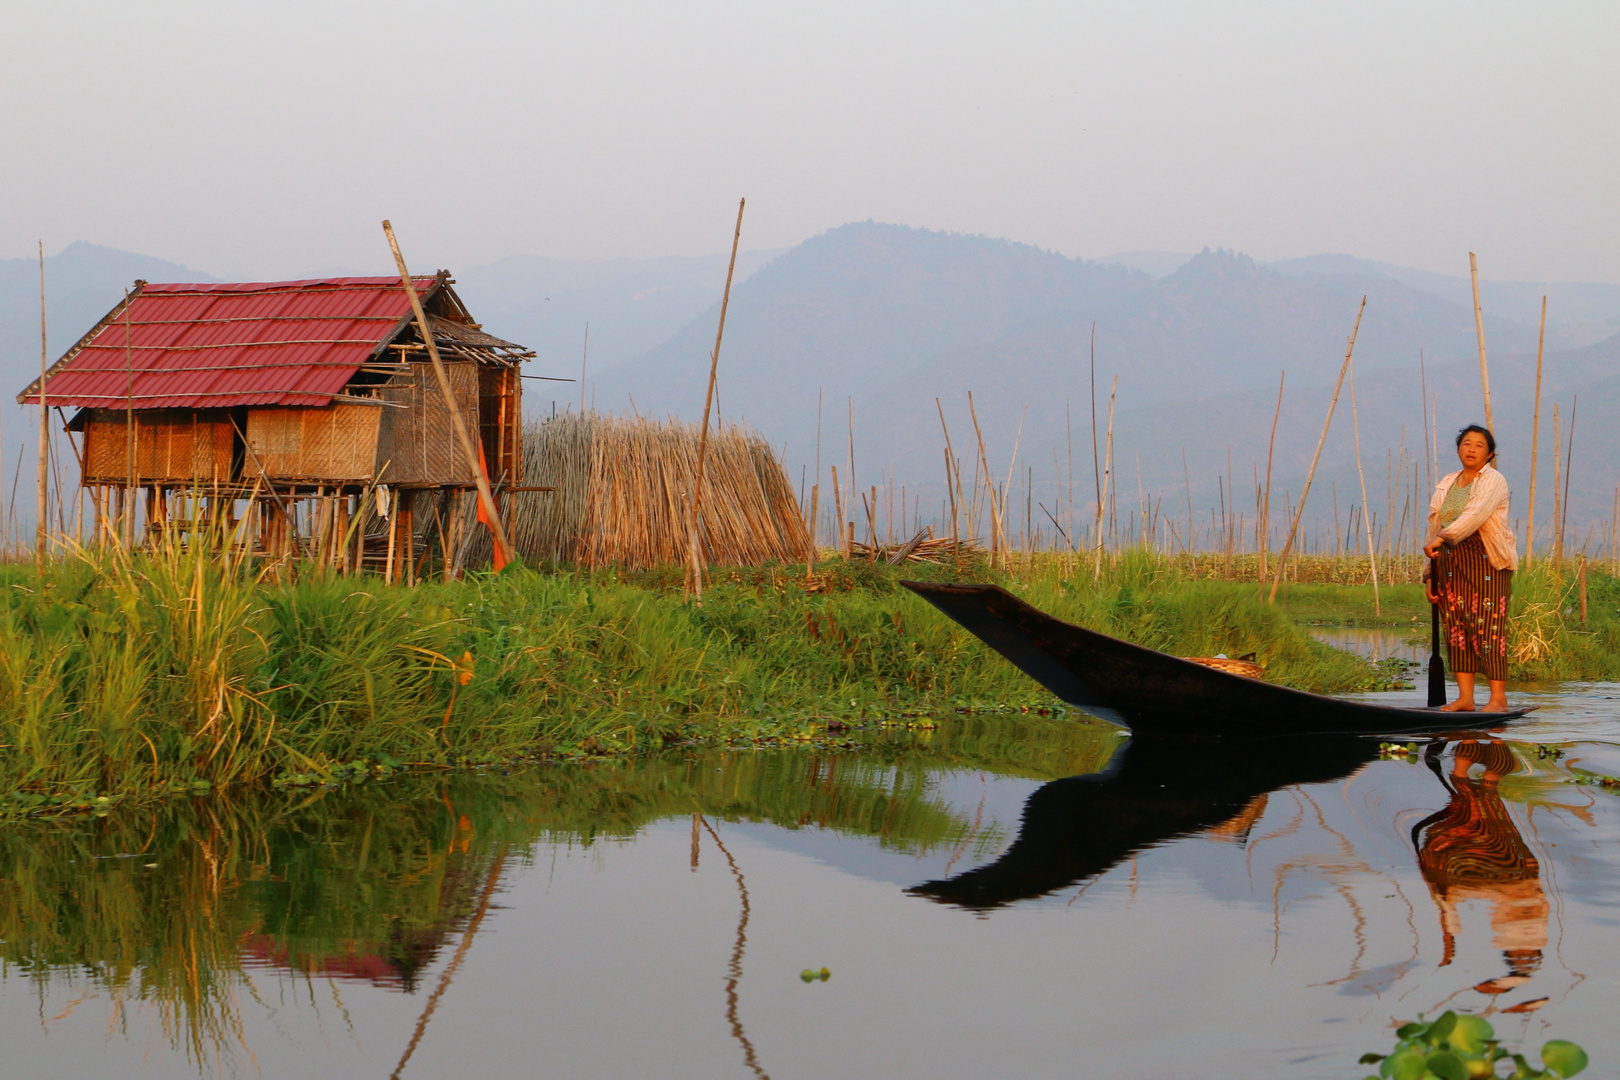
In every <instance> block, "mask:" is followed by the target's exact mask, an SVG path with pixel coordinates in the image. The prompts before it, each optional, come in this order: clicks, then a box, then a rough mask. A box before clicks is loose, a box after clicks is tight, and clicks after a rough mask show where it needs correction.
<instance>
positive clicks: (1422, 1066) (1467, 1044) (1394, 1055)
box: [1361, 1010, 1588, 1080]
mask: <svg viewBox="0 0 1620 1080" xmlns="http://www.w3.org/2000/svg"><path fill="white" fill-rule="evenodd" d="M1395 1038H1396V1043H1395V1049H1394V1050H1392V1051H1390V1052H1389V1053H1388V1054H1363V1055H1362V1056H1361V1064H1363V1065H1372V1064H1375V1063H1376V1064H1377V1065H1378V1077H1368V1080H1379V1078H1380V1077H1383V1078H1387V1080H1484V1078H1485V1077H1499V1078H1502V1080H1539V1078H1542V1077H1549V1078H1550V1077H1570V1076H1575V1075H1576V1074H1578V1073H1580V1072H1582V1071H1584V1070H1585V1069H1586V1066H1587V1064H1588V1062H1587V1057H1586V1051H1585V1050H1582V1049H1581V1048H1580V1047H1579V1046H1577V1045H1575V1044H1574V1043H1572V1042H1569V1041H1568V1040H1566V1039H1550V1040H1548V1041H1547V1042H1546V1043H1544V1044H1543V1045H1542V1047H1541V1067H1540V1068H1539V1069H1538V1068H1536V1067H1535V1066H1533V1065H1531V1064H1530V1062H1529V1060H1528V1059H1526V1058H1525V1056H1524V1055H1523V1054H1521V1053H1514V1052H1512V1051H1509V1050H1507V1049H1505V1048H1504V1047H1503V1046H1502V1045H1501V1040H1500V1039H1497V1038H1496V1032H1495V1030H1494V1029H1493V1028H1492V1027H1491V1024H1490V1021H1488V1020H1486V1019H1485V1018H1483V1017H1480V1016H1474V1015H1472V1014H1471V1013H1458V1012H1452V1011H1450V1010H1448V1011H1446V1012H1444V1013H1441V1014H1440V1016H1439V1017H1437V1018H1436V1019H1434V1020H1432V1021H1430V1022H1429V1023H1427V1024H1425V1023H1423V1022H1422V1020H1421V1019H1419V1020H1414V1021H1411V1022H1409V1023H1406V1024H1402V1025H1401V1026H1400V1028H1398V1029H1397V1030H1396V1032H1395ZM1502 1061H1507V1062H1509V1063H1511V1064H1512V1065H1513V1066H1514V1069H1513V1071H1512V1072H1511V1073H1506V1074H1504V1073H1501V1072H1499V1071H1498V1063H1499V1062H1502Z"/></svg>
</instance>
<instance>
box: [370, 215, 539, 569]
mask: <svg viewBox="0 0 1620 1080" xmlns="http://www.w3.org/2000/svg"><path fill="white" fill-rule="evenodd" d="M382 226H383V233H384V235H386V236H387V237H388V248H389V250H390V251H392V252H393V254H394V264H395V265H396V266H397V267H399V282H400V284H401V285H402V286H404V288H405V296H406V298H407V299H409V300H410V302H411V311H412V312H413V313H414V314H415V315H416V326H417V329H418V330H420V331H421V334H422V342H423V344H425V345H426V346H427V351H428V358H429V359H430V360H432V361H433V373H434V374H435V375H437V376H438V378H439V391H440V392H441V393H443V394H444V404H445V408H446V409H447V410H448V411H449V413H450V427H451V429H452V430H454V431H455V433H456V441H457V442H459V443H460V444H461V452H462V454H463V455H465V457H466V459H467V468H468V470H469V471H470V472H471V473H472V474H473V482H474V483H475V484H477V485H478V499H479V502H481V503H482V504H483V506H484V514H485V516H486V517H488V518H489V531H490V532H491V533H492V534H493V535H494V537H495V542H496V543H497V544H499V545H500V552H499V554H500V555H501V556H502V557H503V558H504V559H510V558H511V557H512V545H511V544H510V543H509V542H508V541H507V539H506V526H505V525H504V524H502V523H501V514H500V511H499V510H498V509H496V507H495V496H493V495H491V494H490V491H489V480H488V479H487V478H486V477H485V476H484V470H483V467H482V465H481V464H480V461H479V456H478V448H477V447H476V446H474V445H473V441H472V436H471V435H469V434H468V433H467V425H466V424H465V423H463V422H462V419H461V407H460V405H459V404H458V403H457V401H456V394H455V391H454V390H452V389H451V388H450V373H449V372H447V371H446V370H445V368H444V360H443V359H442V358H441V357H440V356H439V346H438V344H437V343H436V342H435V341H434V340H433V329H432V327H430V326H429V325H428V321H427V313H426V312H425V311H423V310H422V298H421V297H420V296H417V295H416V283H415V282H414V281H412V280H411V274H410V271H409V270H407V269H406V268H405V256H404V254H403V253H401V251H400V250H399V241H398V240H397V239H396V238H395V236H394V227H393V226H392V225H390V224H389V223H388V222H387V221H384V222H383V223H382Z"/></svg>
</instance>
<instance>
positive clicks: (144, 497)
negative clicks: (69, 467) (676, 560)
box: [17, 271, 534, 577]
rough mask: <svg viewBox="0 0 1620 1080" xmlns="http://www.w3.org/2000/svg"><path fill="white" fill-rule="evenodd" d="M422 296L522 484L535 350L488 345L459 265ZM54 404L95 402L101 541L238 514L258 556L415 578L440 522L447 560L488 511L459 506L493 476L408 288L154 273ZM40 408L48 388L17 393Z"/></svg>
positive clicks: (96, 337) (63, 373)
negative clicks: (156, 280) (475, 465)
mask: <svg viewBox="0 0 1620 1080" xmlns="http://www.w3.org/2000/svg"><path fill="white" fill-rule="evenodd" d="M415 285H416V288H417V291H418V292H419V293H420V294H421V298H422V304H423V308H424V310H425V311H426V313H427V316H428V323H429V325H430V326H431V329H432V333H433V338H434V342H435V344H436V345H437V347H438V350H439V353H440V356H441V357H442V359H443V360H444V363H445V367H446V369H447V371H448V374H449V380H450V384H451V387H452V390H453V396H454V399H455V403H456V408H457V409H459V410H460V412H461V415H462V418H463V422H464V423H465V425H466V428H467V430H468V432H469V433H470V434H473V436H474V438H475V439H476V440H477V442H478V443H479V449H480V451H481V453H482V457H483V462H484V466H485V469H486V472H487V474H488V477H489V480H490V483H491V485H492V486H493V487H495V488H496V489H497V490H501V489H503V488H504V489H507V490H510V489H512V488H515V487H520V486H521V485H522V483H523V462H522V453H523V442H522V438H521V434H520V432H521V430H522V416H521V402H522V393H521V386H520V382H519V378H520V376H519V366H520V364H521V363H522V362H523V361H526V360H530V359H532V358H533V355H534V354H533V353H532V352H530V351H528V350H527V349H525V348H523V347H522V346H520V345H515V344H513V343H512V342H509V341H503V340H502V339H500V338H498V337H494V336H492V335H490V334H487V333H485V332H484V330H483V329H482V327H481V326H480V325H479V324H478V323H477V322H475V321H474V320H473V318H472V316H471V314H469V312H468V311H467V308H466V306H465V305H464V304H463V303H462V302H461V299H460V298H459V297H458V296H457V295H456V293H455V290H454V289H453V288H452V285H453V280H452V279H451V277H450V276H449V274H448V273H447V272H445V271H440V272H439V273H438V274H437V275H435V276H433V277H423V278H417V279H415ZM44 395H45V401H46V404H47V405H48V406H52V407H56V408H58V409H75V410H77V411H76V412H75V413H74V415H73V416H72V417H71V419H69V420H68V421H67V424H66V427H67V430H68V431H69V432H71V433H75V434H77V435H78V436H79V437H78V438H77V439H76V440H74V446H73V449H74V451H75V453H76V455H77V456H78V460H79V466H80V476H81V482H82V484H83V485H84V487H85V489H86V491H87V492H88V494H89V496H90V501H91V503H92V505H93V508H94V515H95V518H94V523H93V527H94V529H95V534H96V535H97V536H101V537H107V536H110V535H120V534H122V535H123V536H124V538H125V539H126V541H135V540H137V539H138V537H137V535H136V534H137V528H138V527H137V519H139V521H140V526H139V528H140V529H147V528H154V527H158V526H161V525H164V524H169V525H171V526H174V527H178V528H181V529H185V528H188V527H195V526H196V525H197V524H199V523H200V522H201V521H202V520H203V519H204V518H205V517H206V518H207V519H208V520H210V521H213V522H218V521H219V520H221V519H222V518H223V519H225V520H227V521H228V522H229V524H230V525H231V527H232V528H233V530H236V531H233V533H232V535H233V536H234V537H235V541H234V542H236V543H245V544H247V545H249V547H250V549H251V550H252V551H254V552H255V553H259V554H263V555H266V556H270V557H276V556H280V555H291V554H293V553H295V552H296V553H298V554H300V555H302V556H304V557H314V558H317V559H319V560H322V561H327V562H330V563H333V564H336V565H338V566H340V567H341V568H343V569H357V568H359V567H360V566H362V565H366V564H371V565H375V566H378V567H379V568H382V569H385V570H386V571H387V572H388V573H389V574H390V576H399V577H412V576H414V573H415V569H416V566H417V564H418V560H417V558H416V555H417V552H418V547H417V539H416V538H417V536H418V534H419V533H420V534H422V535H423V540H422V543H423V544H427V543H430V542H432V541H433V536H432V524H436V527H437V542H436V543H435V544H434V546H436V547H438V548H439V549H440V553H441V554H442V555H443V557H444V559H445V563H446V566H447V567H448V566H449V564H450V562H451V561H452V555H453V552H454V551H455V550H456V549H457V547H458V540H459V546H461V547H463V548H464V546H465V536H464V535H463V536H461V537H459V538H458V536H457V535H456V534H457V532H458V531H461V529H462V526H461V522H462V518H463V517H464V516H465V515H464V514H463V513H461V512H460V511H461V510H462V509H463V507H464V506H466V507H469V508H470V504H471V500H467V499H458V498H456V496H458V495H460V494H462V493H464V492H467V491H470V490H472V488H473V486H474V474H473V472H472V469H471V467H470V466H469V463H468V462H467V460H466V457H465V455H464V454H463V453H462V451H461V449H460V447H459V446H458V445H457V443H456V439H455V434H454V431H453V429H452V426H451V423H450V419H449V405H448V404H447V402H446V400H445V396H444V394H443V392H442V390H441V387H440V385H439V382H438V379H437V376H436V375H435V373H434V370H433V365H432V364H431V363H430V361H429V357H428V353H427V349H426V346H425V345H424V344H423V341H422V337H421V334H420V332H419V329H418V327H417V324H416V321H415V319H414V317H413V315H412V313H411V307H410V302H409V299H408V298H407V296H406V294H405V291H404V289H403V288H402V287H401V282H400V279H399V278H398V277H375V278H326V279H317V280H308V281H282V282H269V283H252V284H209V285H180V284H176V285H159V284H149V283H147V282H144V281H137V282H136V283H135V287H134V289H133V290H132V291H131V292H130V293H129V294H128V295H127V297H126V299H124V300H123V301H121V302H120V303H119V304H117V305H116V306H115V307H114V308H113V309H112V310H111V311H109V312H108V313H107V314H106V316H105V317H103V318H102V319H101V321H100V322H98V323H96V325H95V326H94V327H92V328H91V329H90V331H89V333H87V334H85V335H84V337H82V338H80V339H79V341H78V342H77V343H75V344H74V345H73V347H72V348H70V349H69V350H68V351H67V352H66V353H65V354H63V356H62V357H61V359H59V360H58V361H57V362H56V363H55V364H54V365H53V366H52V367H51V368H49V369H48V371H47V372H46V375H45V386H44ZM39 398H40V385H39V380H35V381H34V382H33V383H31V384H30V385H29V386H28V388H27V389H25V390H24V391H23V392H22V393H21V394H19V395H18V398H17V400H18V401H19V402H20V403H25V404H27V403H37V402H38V401H39ZM62 415H64V416H65V415H66V414H65V413H64V414H62ZM373 490H380V491H381V492H382V494H383V497H382V498H381V499H377V498H372V499H364V498H363V496H364V495H366V493H368V492H371V491H373ZM424 494H427V495H432V496H436V498H437V501H436V502H434V503H433V505H432V507H431V510H429V508H428V507H426V506H425V505H424V504H423V501H422V496H423V495H424ZM142 503H143V504H144V505H138V504H142ZM81 505H82V504H81ZM244 506H245V515H246V520H247V527H246V528H239V526H240V523H241V519H240V518H239V517H238V514H239V513H241V512H243V511H244ZM413 508H414V509H415V510H416V512H417V514H418V515H419V516H418V519H417V521H416V522H415V524H414V525H413V522H412V512H413ZM424 512H427V513H428V514H429V517H430V518H431V519H434V520H433V522H432V524H430V525H428V526H424V525H423V521H422V520H421V517H420V515H421V514H422V513H424ZM355 515H361V516H362V518H363V520H362V521H359V522H355V521H354V520H353V519H354V517H355ZM401 519H403V520H401ZM351 522H352V523H353V524H351ZM81 528H82V526H81ZM447 530H448V533H447ZM368 537H369V540H368ZM423 557H424V559H425V558H426V552H425V551H424V552H423Z"/></svg>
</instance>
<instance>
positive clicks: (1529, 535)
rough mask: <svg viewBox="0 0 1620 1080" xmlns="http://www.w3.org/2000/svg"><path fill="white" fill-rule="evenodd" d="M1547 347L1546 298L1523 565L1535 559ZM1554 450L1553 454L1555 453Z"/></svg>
mask: <svg viewBox="0 0 1620 1080" xmlns="http://www.w3.org/2000/svg"><path fill="white" fill-rule="evenodd" d="M1546 345H1547V298H1546V297H1545V296H1543V297H1542V298H1541V334H1540V336H1539V337H1538V338H1537V339H1536V399H1535V408H1534V411H1533V412H1532V413H1531V419H1530V509H1529V510H1528V511H1527V513H1526V515H1525V526H1524V565H1525V566H1529V565H1530V563H1531V562H1532V561H1533V560H1534V559H1535V557H1536V460H1537V457H1538V455H1539V453H1540V450H1541V358H1542V355H1543V350H1544V349H1545V348H1546ZM1557 452H1558V451H1557V450H1556V448H1555V449H1554V451H1553V453H1555V454H1556V453H1557Z"/></svg>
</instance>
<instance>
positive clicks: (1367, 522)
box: [1350, 364, 1384, 616]
mask: <svg viewBox="0 0 1620 1080" xmlns="http://www.w3.org/2000/svg"><path fill="white" fill-rule="evenodd" d="M1350 426H1351V427H1352V428H1354V429H1355V433H1356V476H1357V477H1358V478H1359V479H1360V480H1361V505H1362V508H1363V509H1362V514H1361V521H1362V524H1363V525H1364V526H1365V528H1366V530H1367V564H1368V565H1369V566H1370V567H1371V568H1372V587H1373V614H1374V615H1378V616H1382V615H1383V614H1384V609H1383V607H1382V606H1381V605H1380V603H1379V598H1378V552H1377V551H1376V550H1374V548H1373V534H1372V518H1371V517H1370V516H1369V515H1368V514H1367V513H1366V506H1367V474H1366V473H1364V472H1363V471H1362V469H1361V416H1360V414H1359V412H1358V411H1357V409H1356V369H1355V365H1353V364H1352V365H1351V367H1350Z"/></svg>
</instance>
